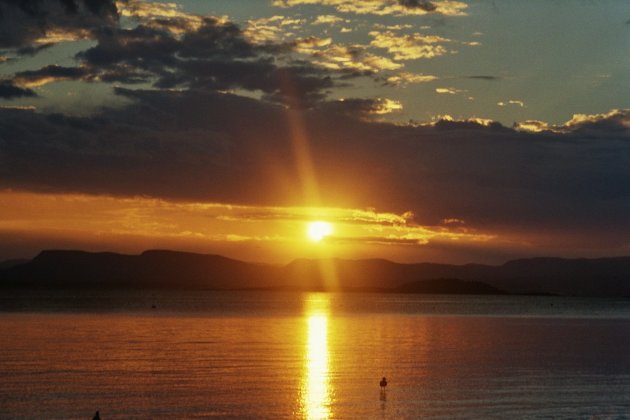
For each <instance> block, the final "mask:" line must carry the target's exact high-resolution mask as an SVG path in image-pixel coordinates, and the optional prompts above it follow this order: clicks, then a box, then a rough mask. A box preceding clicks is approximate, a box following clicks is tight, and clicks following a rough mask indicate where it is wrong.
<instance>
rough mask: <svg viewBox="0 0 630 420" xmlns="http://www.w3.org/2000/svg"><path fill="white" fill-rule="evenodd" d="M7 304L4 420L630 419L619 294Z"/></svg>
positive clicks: (198, 295)
mask: <svg viewBox="0 0 630 420" xmlns="http://www.w3.org/2000/svg"><path fill="white" fill-rule="evenodd" d="M0 304H1V306H0V308H2V311H1V312H0V336H1V337H2V339H1V340H0V377H1V378H2V392H0V418H2V419H22V418H25V419H26V418H28V419H31V418H48V419H75V418H76V419H88V418H91V416H92V415H93V414H94V412H95V411H96V410H100V412H101V417H102V418H103V419H104V420H107V419H123V418H125V419H128V418H137V419H149V418H151V419H167V418H170V419H173V418H208V417H217V418H312V419H316V418H363V419H364V418H391V419H400V418H419V417H431V418H552V417H553V418H590V417H599V418H630V357H629V356H628V353H629V351H628V349H630V302H628V301H627V300H624V299H618V300H610V299H578V298H557V297H514V296H484V297H479V296H477V297H475V296H472V297H471V296H468V297H467V296H423V295H379V294H318V293H314V294H300V293H270V292H240V293H239V292H164V291H162V292H160V291H155V292H149V293H147V292H139V291H135V292H108V293H104V292H99V293H96V292H77V293H73V294H69V295H68V294H62V293H50V292H37V293H35V294H33V293H32V292H31V294H30V296H28V297H25V296H16V295H11V294H7V293H5V294H4V295H2V296H0ZM153 306H155V308H152V307H153ZM382 376H387V378H388V381H389V385H388V387H387V390H386V391H385V392H381V391H380V389H379V386H378V382H379V380H380V378H381V377H382Z"/></svg>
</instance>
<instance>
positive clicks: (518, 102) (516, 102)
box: [497, 99, 525, 108]
mask: <svg viewBox="0 0 630 420" xmlns="http://www.w3.org/2000/svg"><path fill="white" fill-rule="evenodd" d="M497 105H498V106H509V105H516V106H519V107H521V108H524V107H525V102H523V101H521V100H517V99H510V100H507V101H499V102H497Z"/></svg>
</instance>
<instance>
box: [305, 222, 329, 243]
mask: <svg viewBox="0 0 630 420" xmlns="http://www.w3.org/2000/svg"><path fill="white" fill-rule="evenodd" d="M306 232H307V234H308V238H309V239H310V240H311V241H313V242H319V241H321V240H322V239H324V238H325V237H326V236H328V235H330V234H332V232H333V228H332V225H331V224H330V223H328V222H322V221H317V222H310V223H309V224H308V228H307V231H306Z"/></svg>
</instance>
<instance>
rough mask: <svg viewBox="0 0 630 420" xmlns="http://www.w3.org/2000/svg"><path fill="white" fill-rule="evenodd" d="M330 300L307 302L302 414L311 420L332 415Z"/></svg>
mask: <svg viewBox="0 0 630 420" xmlns="http://www.w3.org/2000/svg"><path fill="white" fill-rule="evenodd" d="M329 304H330V301H329V298H328V296H327V295H325V294H312V295H309V297H308V298H307V300H306V313H305V317H306V321H307V325H306V334H307V341H306V351H305V365H304V370H305V371H304V375H303V380H302V392H301V406H302V414H303V416H304V418H307V419H327V418H330V417H331V415H332V413H331V409H330V405H331V385H330V375H329V357H328V356H329V355H328V315H329Z"/></svg>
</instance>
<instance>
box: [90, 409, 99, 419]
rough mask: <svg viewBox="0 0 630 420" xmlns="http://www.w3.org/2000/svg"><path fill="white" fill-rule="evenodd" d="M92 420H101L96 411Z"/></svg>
mask: <svg viewBox="0 0 630 420" xmlns="http://www.w3.org/2000/svg"><path fill="white" fill-rule="evenodd" d="M92 420H101V415H100V414H98V410H96V414H94V417H92Z"/></svg>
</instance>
